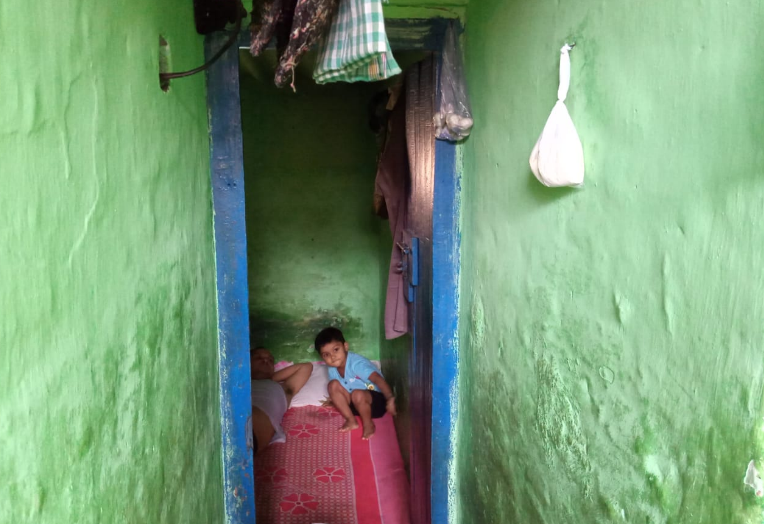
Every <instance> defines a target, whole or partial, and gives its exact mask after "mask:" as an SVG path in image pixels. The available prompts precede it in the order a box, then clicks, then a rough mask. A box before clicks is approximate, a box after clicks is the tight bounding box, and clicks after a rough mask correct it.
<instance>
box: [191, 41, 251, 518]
mask: <svg viewBox="0 0 764 524" xmlns="http://www.w3.org/2000/svg"><path fill="white" fill-rule="evenodd" d="M227 38H228V37H227V35H225V34H214V35H210V36H208V37H207V38H206V39H205V42H204V54H205V58H206V59H207V60H209V59H210V57H211V56H212V55H213V54H214V53H215V52H216V51H217V50H218V49H220V46H221V45H223V43H224V42H225V40H226V39H227ZM207 108H208V111H209V127H210V176H211V182H212V202H213V210H214V213H213V220H214V231H215V266H216V272H217V274H216V277H217V299H218V304H217V305H218V349H219V352H220V360H219V366H220V422H221V427H222V446H223V449H222V454H223V496H224V499H225V500H224V502H225V522H226V524H245V523H247V524H250V523H254V522H255V486H254V475H253V474H252V471H253V470H252V451H251V450H250V449H248V448H247V435H246V429H245V428H246V423H247V418H248V417H249V415H250V413H251V412H252V408H251V406H250V404H251V398H250V382H249V380H250V371H249V290H248V287H247V231H246V222H245V212H244V157H243V153H242V135H241V104H240V100H239V50H238V49H237V48H236V46H234V47H232V48H231V49H229V50H228V51H227V52H226V53H225V54H224V55H223V56H222V57H221V58H220V60H218V61H217V62H216V63H215V64H213V65H212V67H210V68H209V69H208V70H207ZM202 452H203V451H202Z"/></svg>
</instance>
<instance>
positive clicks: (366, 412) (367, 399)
mask: <svg viewBox="0 0 764 524" xmlns="http://www.w3.org/2000/svg"><path fill="white" fill-rule="evenodd" d="M350 400H351V401H352V402H353V405H354V406H355V409H356V411H358V414H359V415H360V416H361V422H363V439H364V440H369V439H370V438H371V437H373V436H374V432H375V431H376V430H377V426H375V425H374V422H373V421H372V420H371V393H369V392H368V391H364V390H362V389H356V390H355V391H353V393H351V394H350Z"/></svg>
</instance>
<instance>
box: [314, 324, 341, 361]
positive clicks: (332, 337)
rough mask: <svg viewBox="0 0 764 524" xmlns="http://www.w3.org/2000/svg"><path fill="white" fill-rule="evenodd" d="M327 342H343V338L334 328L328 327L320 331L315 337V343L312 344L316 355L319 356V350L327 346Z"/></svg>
mask: <svg viewBox="0 0 764 524" xmlns="http://www.w3.org/2000/svg"><path fill="white" fill-rule="evenodd" d="M329 342H343V343H344V342H345V337H344V336H342V331H340V330H339V329H337V328H336V327H328V328H324V329H322V330H321V332H320V333H319V334H318V335H316V341H315V342H314V343H313V346H314V347H315V348H316V351H317V352H318V354H319V355H320V354H321V348H322V347H324V346H325V345H327V344H328V343H329Z"/></svg>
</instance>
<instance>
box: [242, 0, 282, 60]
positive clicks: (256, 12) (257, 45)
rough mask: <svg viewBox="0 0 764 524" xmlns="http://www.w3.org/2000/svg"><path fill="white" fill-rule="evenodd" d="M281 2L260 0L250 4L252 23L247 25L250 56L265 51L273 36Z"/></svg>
mask: <svg viewBox="0 0 764 524" xmlns="http://www.w3.org/2000/svg"><path fill="white" fill-rule="evenodd" d="M281 3H282V0H260V1H259V2H258V1H255V3H254V4H253V5H252V23H251V24H250V25H249V32H250V35H251V40H250V43H249V52H250V53H252V56H259V55H260V53H262V52H263V51H265V48H266V47H268V44H269V43H270V41H271V38H273V34H274V33H275V31H276V24H277V23H278V19H279V17H280V16H281Z"/></svg>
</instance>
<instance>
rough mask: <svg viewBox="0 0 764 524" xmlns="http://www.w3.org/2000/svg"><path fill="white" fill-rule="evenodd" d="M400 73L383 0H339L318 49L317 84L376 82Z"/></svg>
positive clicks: (314, 77)
mask: <svg viewBox="0 0 764 524" xmlns="http://www.w3.org/2000/svg"><path fill="white" fill-rule="evenodd" d="M400 72H401V68H400V67H398V63H397V62H396V61H395V58H394V57H393V52H392V50H391V49H390V42H389V41H388V39H387V33H386V32H385V16H384V14H383V13H382V0H340V5H339V8H338V11H337V16H336V17H335V18H334V21H333V22H332V26H331V28H330V29H329V33H328V34H327V35H326V38H325V39H324V41H323V42H322V43H321V46H320V48H319V51H318V63H317V64H316V69H315V71H314V72H313V79H314V80H315V81H316V83H318V84H326V83H329V82H376V81H377V80H384V79H386V78H390V77H393V76H395V75H397V74H400Z"/></svg>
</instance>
